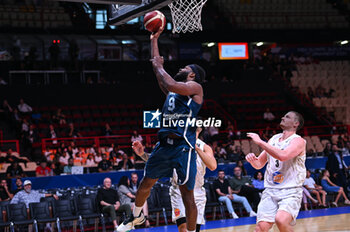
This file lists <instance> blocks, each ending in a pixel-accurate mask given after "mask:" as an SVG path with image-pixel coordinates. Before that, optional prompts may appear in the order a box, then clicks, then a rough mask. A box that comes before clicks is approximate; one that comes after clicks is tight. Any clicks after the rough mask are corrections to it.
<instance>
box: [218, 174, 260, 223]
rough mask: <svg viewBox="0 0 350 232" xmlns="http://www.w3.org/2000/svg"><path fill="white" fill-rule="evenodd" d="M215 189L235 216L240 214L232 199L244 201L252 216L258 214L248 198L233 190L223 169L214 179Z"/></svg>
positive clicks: (220, 199)
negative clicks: (236, 211)
mask: <svg viewBox="0 0 350 232" xmlns="http://www.w3.org/2000/svg"><path fill="white" fill-rule="evenodd" d="M214 189H215V192H216V195H217V197H218V200H219V201H220V202H225V204H226V207H227V210H228V211H229V213H230V214H231V215H232V217H233V218H238V216H237V214H236V213H235V211H234V210H233V206H232V201H233V202H239V203H242V204H243V206H244V208H245V210H246V211H247V212H248V213H249V215H250V216H251V217H254V216H256V213H255V212H254V211H253V210H252V208H251V206H250V204H249V203H248V201H247V198H245V197H242V196H238V195H237V194H234V193H233V192H232V189H231V187H230V185H229V183H228V180H227V179H225V172H224V171H223V170H220V171H219V172H218V179H216V180H215V181H214Z"/></svg>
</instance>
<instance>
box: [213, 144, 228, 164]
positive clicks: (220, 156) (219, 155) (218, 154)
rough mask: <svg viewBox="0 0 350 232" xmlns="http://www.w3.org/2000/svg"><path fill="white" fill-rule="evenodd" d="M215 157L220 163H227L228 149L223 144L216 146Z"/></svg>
mask: <svg viewBox="0 0 350 232" xmlns="http://www.w3.org/2000/svg"><path fill="white" fill-rule="evenodd" d="M214 157H215V159H216V161H217V162H218V163H225V162H226V161H227V156H226V151H225V149H224V148H222V147H221V146H217V147H216V148H215V152H214Z"/></svg>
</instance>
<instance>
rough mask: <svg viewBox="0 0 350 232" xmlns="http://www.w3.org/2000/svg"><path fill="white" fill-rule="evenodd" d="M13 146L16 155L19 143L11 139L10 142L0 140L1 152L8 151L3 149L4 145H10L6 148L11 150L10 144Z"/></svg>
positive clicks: (18, 151)
mask: <svg viewBox="0 0 350 232" xmlns="http://www.w3.org/2000/svg"><path fill="white" fill-rule="evenodd" d="M13 143H14V144H15V149H16V152H17V153H20V150H19V141H18V140H16V139H12V140H1V143H0V146H1V150H2V151H5V150H8V149H5V146H6V145H5V144H10V145H8V146H6V148H12V147H11V144H13Z"/></svg>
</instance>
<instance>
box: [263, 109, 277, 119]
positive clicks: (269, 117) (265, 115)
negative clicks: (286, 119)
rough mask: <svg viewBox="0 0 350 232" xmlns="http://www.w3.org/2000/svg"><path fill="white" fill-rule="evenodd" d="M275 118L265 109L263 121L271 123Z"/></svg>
mask: <svg viewBox="0 0 350 232" xmlns="http://www.w3.org/2000/svg"><path fill="white" fill-rule="evenodd" d="M275 118H276V117H275V115H273V113H272V112H271V111H270V108H266V111H265V113H264V120H266V121H269V122H271V121H273V120H275Z"/></svg>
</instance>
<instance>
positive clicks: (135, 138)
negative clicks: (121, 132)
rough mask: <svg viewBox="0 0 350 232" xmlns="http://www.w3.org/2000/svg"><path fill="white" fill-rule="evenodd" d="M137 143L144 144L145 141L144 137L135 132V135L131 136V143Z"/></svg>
mask: <svg viewBox="0 0 350 232" xmlns="http://www.w3.org/2000/svg"><path fill="white" fill-rule="evenodd" d="M135 141H139V142H140V143H142V141H143V138H142V136H141V135H139V133H138V132H137V131H136V130H134V131H133V135H132V136H131V143H133V142H135Z"/></svg>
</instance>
